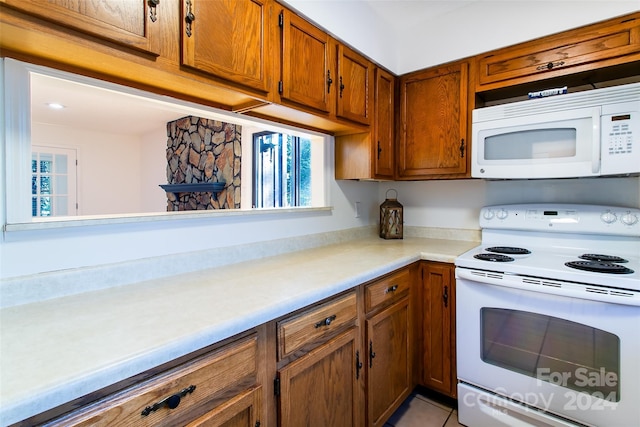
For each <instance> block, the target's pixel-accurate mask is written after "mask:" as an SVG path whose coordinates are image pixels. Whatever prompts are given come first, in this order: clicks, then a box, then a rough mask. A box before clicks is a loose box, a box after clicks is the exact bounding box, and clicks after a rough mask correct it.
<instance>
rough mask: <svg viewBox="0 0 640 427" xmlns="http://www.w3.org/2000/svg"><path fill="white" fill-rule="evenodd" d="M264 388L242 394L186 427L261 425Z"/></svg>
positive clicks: (250, 426) (253, 389)
mask: <svg viewBox="0 0 640 427" xmlns="http://www.w3.org/2000/svg"><path fill="white" fill-rule="evenodd" d="M261 402H262V387H256V388H252V389H250V390H247V391H245V392H243V393H240V394H239V395H237V396H236V397H234V398H233V399H230V400H229V401H228V402H225V403H224V404H222V405H220V406H218V407H217V408H216V409H214V410H213V411H211V412H209V413H207V414H205V415H203V416H202V417H200V418H198V419H197V420H194V421H193V422H191V423H189V424H187V426H186V427H255V426H259V425H260V419H261V417H260V408H261Z"/></svg>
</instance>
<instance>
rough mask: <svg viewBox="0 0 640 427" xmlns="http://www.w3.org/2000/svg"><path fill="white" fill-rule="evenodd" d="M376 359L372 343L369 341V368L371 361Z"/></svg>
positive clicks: (371, 364)
mask: <svg viewBox="0 0 640 427" xmlns="http://www.w3.org/2000/svg"><path fill="white" fill-rule="evenodd" d="M375 357H376V353H375V352H374V351H373V341H369V367H370V368H373V359H374V358H375Z"/></svg>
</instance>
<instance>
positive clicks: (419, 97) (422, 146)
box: [398, 62, 468, 179]
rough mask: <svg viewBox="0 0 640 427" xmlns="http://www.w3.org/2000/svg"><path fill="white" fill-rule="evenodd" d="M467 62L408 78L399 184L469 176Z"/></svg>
mask: <svg viewBox="0 0 640 427" xmlns="http://www.w3.org/2000/svg"><path fill="white" fill-rule="evenodd" d="M467 73H468V64H467V63H466V62H463V63H459V64H455V65H450V66H445V67H441V68H436V69H430V70H427V71H424V72H419V73H414V74H411V75H408V76H406V77H403V78H402V80H401V87H400V117H401V134H400V145H399V150H398V153H399V159H398V162H399V164H398V178H399V179H419V178H430V177H438V175H440V176H447V175H448V176H458V177H460V176H464V175H465V174H466V173H467V157H468V156H467V152H468V150H467V145H468V143H467V136H466V135H467V117H468V113H467V87H468V81H467Z"/></svg>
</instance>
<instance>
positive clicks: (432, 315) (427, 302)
mask: <svg viewBox="0 0 640 427" xmlns="http://www.w3.org/2000/svg"><path fill="white" fill-rule="evenodd" d="M423 268H424V285H423V286H424V287H423V295H424V307H423V316H424V317H423V333H424V360H423V367H424V376H423V385H424V386H426V387H429V388H431V389H434V390H437V391H439V392H441V393H443V394H445V395H447V396H451V397H455V395H456V370H455V367H456V357H455V279H454V268H453V266H452V265H450V264H443V263H436V262H428V263H425V264H424V266H423ZM445 288H446V295H447V303H446V304H445V302H444V295H445Z"/></svg>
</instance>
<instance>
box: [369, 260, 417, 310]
mask: <svg viewBox="0 0 640 427" xmlns="http://www.w3.org/2000/svg"><path fill="white" fill-rule="evenodd" d="M410 287H411V269H409V268H405V269H402V270H400V271H396V272H395V273H392V274H391V275H389V276H387V277H385V278H383V279H380V280H378V281H376V282H373V283H370V284H368V285H366V286H365V291H364V295H365V310H366V311H367V313H368V312H369V311H371V310H373V309H374V308H376V307H378V306H382V305H385V304H386V303H388V302H391V301H395V300H396V299H399V298H400V297H401V296H403V295H404V294H405V293H407V292H408V291H409V288H410Z"/></svg>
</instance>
